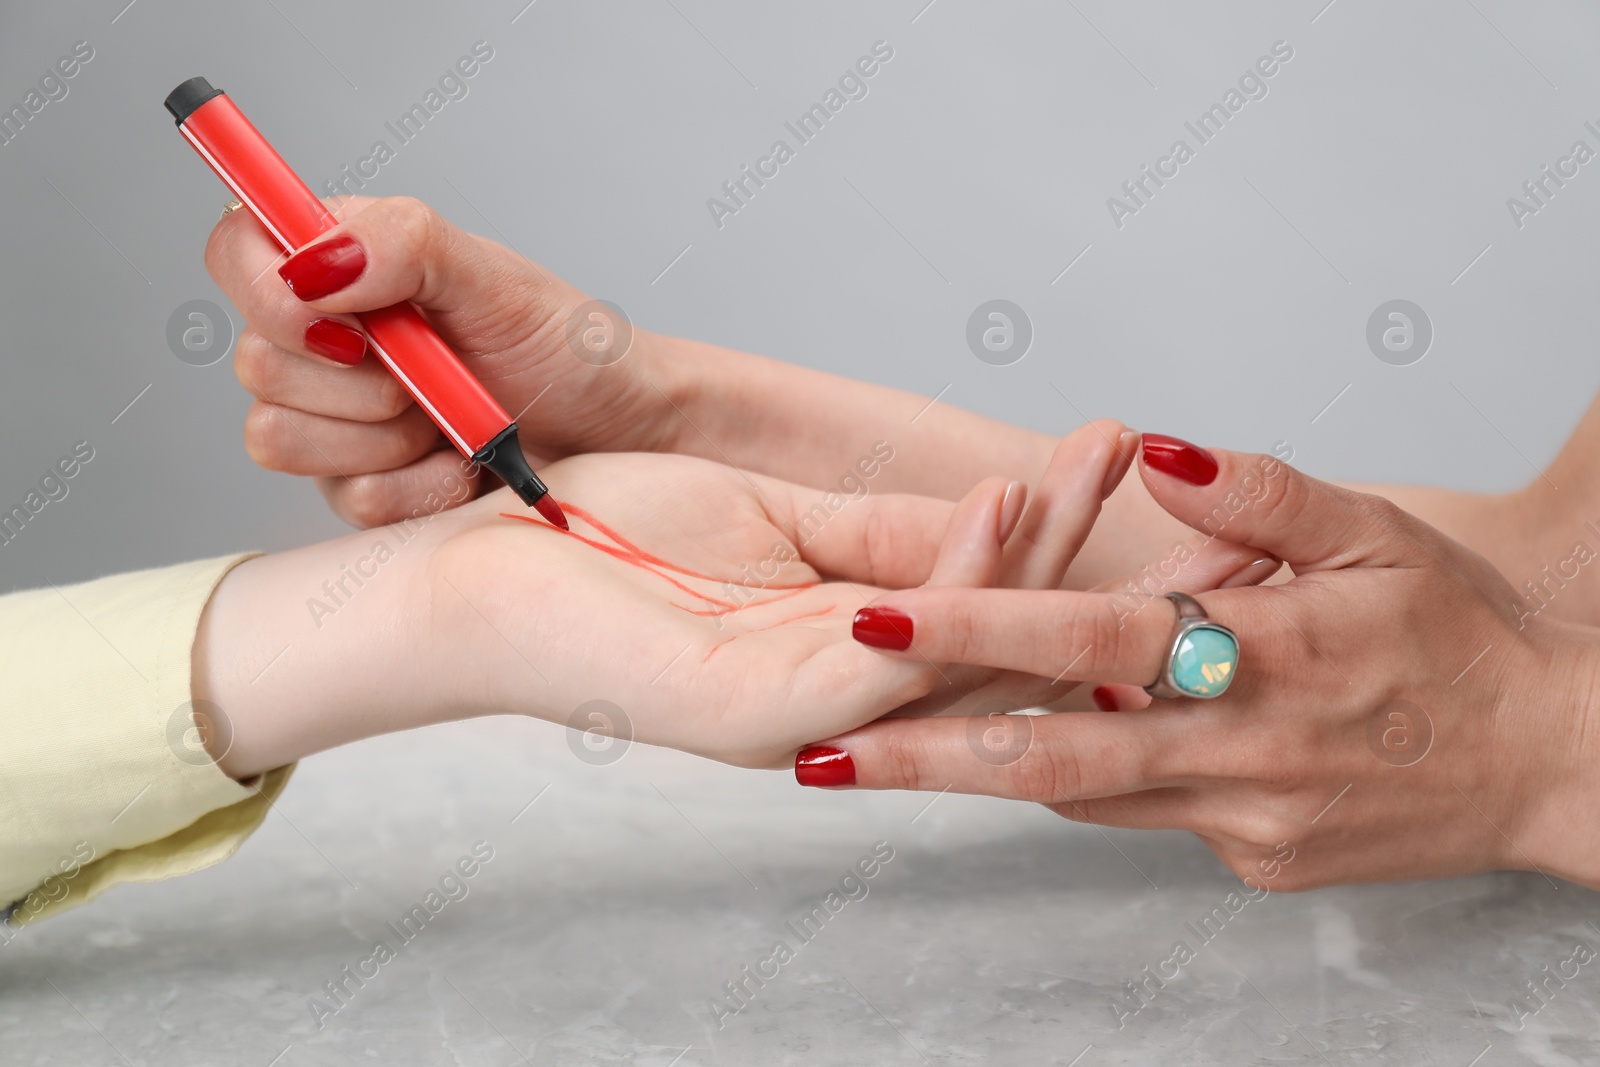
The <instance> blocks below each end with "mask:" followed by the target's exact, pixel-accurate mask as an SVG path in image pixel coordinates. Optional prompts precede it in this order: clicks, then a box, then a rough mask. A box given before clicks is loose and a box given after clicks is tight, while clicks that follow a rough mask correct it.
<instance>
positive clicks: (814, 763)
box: [794, 745, 856, 789]
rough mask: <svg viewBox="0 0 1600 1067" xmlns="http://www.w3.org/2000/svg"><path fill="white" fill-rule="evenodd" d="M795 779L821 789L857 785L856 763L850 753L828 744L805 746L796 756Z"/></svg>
mask: <svg viewBox="0 0 1600 1067" xmlns="http://www.w3.org/2000/svg"><path fill="white" fill-rule="evenodd" d="M794 780H795V781H797V782H799V783H800V784H801V785H809V786H814V787H817V788H821V789H826V788H829V787H830V786H841V785H855V784H856V764H855V760H853V759H851V758H850V753H848V752H845V751H843V750H842V749H837V748H829V747H828V746H827V745H812V746H811V747H810V748H803V749H801V750H800V754H799V755H798V756H796V757H795V758H794Z"/></svg>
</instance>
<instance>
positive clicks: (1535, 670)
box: [1494, 622, 1600, 887]
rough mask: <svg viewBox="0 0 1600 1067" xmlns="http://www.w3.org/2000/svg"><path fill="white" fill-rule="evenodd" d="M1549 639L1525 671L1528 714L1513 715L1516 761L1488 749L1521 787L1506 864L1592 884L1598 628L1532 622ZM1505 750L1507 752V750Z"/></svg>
mask: <svg viewBox="0 0 1600 1067" xmlns="http://www.w3.org/2000/svg"><path fill="white" fill-rule="evenodd" d="M1533 625H1536V626H1537V627H1538V629H1539V630H1540V631H1542V632H1543V633H1544V634H1545V635H1547V636H1548V637H1549V638H1550V640H1549V641H1548V642H1546V647H1545V648H1544V649H1543V650H1542V654H1541V656H1540V657H1539V659H1538V660H1536V661H1535V662H1534V663H1533V664H1531V665H1530V669H1529V671H1528V672H1527V673H1528V676H1531V677H1537V678H1538V679H1540V681H1539V686H1538V691H1537V692H1535V693H1529V694H1527V697H1528V699H1527V700H1526V702H1525V703H1523V707H1524V708H1525V709H1529V710H1531V711H1533V714H1532V715H1522V716H1519V717H1518V718H1517V719H1516V720H1515V725H1514V726H1513V728H1512V732H1513V733H1514V734H1515V735H1516V737H1515V740H1516V741H1517V747H1518V748H1521V749H1523V750H1525V751H1526V750H1528V749H1529V748H1530V747H1531V751H1529V752H1528V754H1527V756H1526V757H1525V758H1523V759H1521V760H1505V759H1504V758H1503V757H1504V755H1505V753H1501V754H1499V755H1496V756H1495V757H1494V758H1495V761H1496V764H1497V765H1498V766H1499V770H1498V771H1496V772H1495V773H1498V774H1501V775H1506V776H1508V777H1510V778H1511V780H1512V781H1514V782H1521V783H1524V785H1525V788H1526V793H1525V795H1524V796H1523V798H1522V804H1521V805H1520V807H1521V811H1520V813H1519V819H1518V822H1517V827H1516V829H1512V830H1511V831H1510V832H1511V836H1512V838H1513V840H1515V841H1516V842H1517V845H1516V848H1514V849H1512V850H1511V853H1512V854H1511V856H1510V857H1508V865H1509V866H1513V867H1518V868H1523V869H1526V868H1527V867H1529V866H1532V867H1534V868H1536V869H1537V870H1539V871H1542V872H1543V873H1545V874H1548V875H1552V876H1555V877H1561V878H1565V879H1568V880H1569V881H1572V882H1576V883H1578V884H1580V885H1586V886H1590V887H1600V827H1597V824H1596V821H1595V819H1594V814H1595V812H1597V811H1600V775H1597V774H1595V772H1594V767H1595V765H1596V764H1595V759H1596V757H1597V756H1600V632H1597V631H1595V630H1593V629H1590V628H1589V627H1583V626H1575V625H1571V624H1567V623H1554V622H1547V623H1540V624H1533ZM1511 751H1515V749H1512V750H1511Z"/></svg>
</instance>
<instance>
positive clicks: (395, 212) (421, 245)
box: [386, 196, 444, 254]
mask: <svg viewBox="0 0 1600 1067" xmlns="http://www.w3.org/2000/svg"><path fill="white" fill-rule="evenodd" d="M386 207H387V209H388V212H389V214H391V215H392V216H393V218H394V220H395V222H396V223H397V225H398V227H399V232H400V236H401V240H402V241H403V242H404V244H405V247H406V248H408V249H410V250H411V251H412V252H413V253H417V254H420V253H424V252H426V251H427V250H428V249H429V248H432V247H433V246H435V245H436V244H437V243H438V240H439V236H440V234H441V233H442V232H443V228H444V216H442V215H440V214H439V213H438V212H437V211H435V210H434V209H433V206H432V205H430V204H428V203H427V202H426V201H423V200H419V199H417V198H416V197H414V196H396V197H391V198H389V200H388V201H386Z"/></svg>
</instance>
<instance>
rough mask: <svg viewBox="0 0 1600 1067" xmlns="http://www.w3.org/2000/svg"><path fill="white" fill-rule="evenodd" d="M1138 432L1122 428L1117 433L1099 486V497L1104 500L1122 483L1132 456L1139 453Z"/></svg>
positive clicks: (1131, 464) (1129, 466)
mask: <svg viewBox="0 0 1600 1067" xmlns="http://www.w3.org/2000/svg"><path fill="white" fill-rule="evenodd" d="M1140 436H1141V435H1140V433H1139V431H1138V430H1123V431H1122V432H1121V433H1119V434H1118V435H1117V439H1116V446H1115V451H1114V452H1113V454H1112V457H1111V466H1110V468H1108V469H1107V470H1106V480H1105V482H1104V483H1103V484H1102V485H1101V486H1100V498H1101V499H1102V500H1104V499H1105V498H1106V497H1108V496H1110V495H1111V493H1112V491H1113V490H1115V489H1116V488H1117V486H1118V485H1120V484H1121V483H1122V479H1123V478H1125V477H1126V476H1127V474H1128V470H1129V469H1130V468H1131V467H1132V466H1133V461H1134V458H1135V457H1137V456H1138V454H1139V440H1140Z"/></svg>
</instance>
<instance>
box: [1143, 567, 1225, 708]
mask: <svg viewBox="0 0 1600 1067" xmlns="http://www.w3.org/2000/svg"><path fill="white" fill-rule="evenodd" d="M1167 599H1168V600H1170V601H1172V605H1173V607H1175V608H1177V609H1178V622H1177V625H1176V626H1175V627H1174V628H1173V631H1172V642H1171V644H1169V645H1168V646H1167V659H1166V662H1165V663H1163V664H1162V665H1161V674H1160V675H1159V676H1158V677H1157V678H1156V680H1155V681H1154V682H1151V683H1150V684H1149V685H1147V686H1145V687H1144V691H1145V692H1146V693H1149V694H1150V695H1151V696H1153V697H1155V698H1156V699H1157V700H1170V699H1172V698H1174V697H1194V698H1196V699H1199V700H1210V699H1211V698H1213V697H1219V696H1221V695H1222V694H1223V693H1225V692H1227V690H1228V686H1229V685H1230V684H1231V683H1232V682H1233V679H1234V675H1236V674H1238V673H1239V638H1238V637H1237V636H1236V635H1235V634H1234V632H1233V631H1232V630H1230V629H1228V628H1227V627H1226V626H1224V625H1222V624H1221V623H1220V622H1212V621H1211V619H1210V618H1209V617H1207V615H1206V609H1205V608H1202V607H1201V606H1200V602H1199V601H1198V600H1196V599H1195V598H1194V597H1192V596H1189V595H1188V594H1187V593H1168V594H1167Z"/></svg>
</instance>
